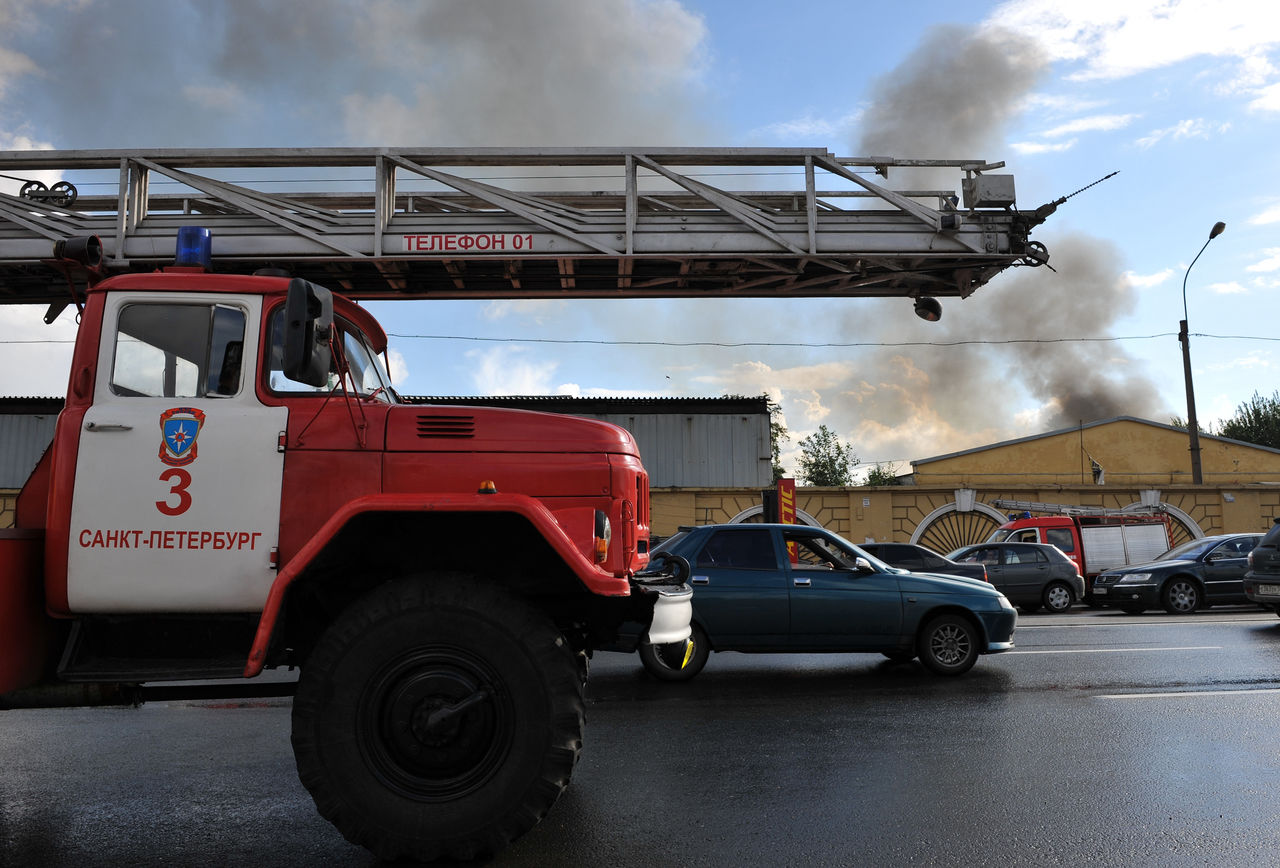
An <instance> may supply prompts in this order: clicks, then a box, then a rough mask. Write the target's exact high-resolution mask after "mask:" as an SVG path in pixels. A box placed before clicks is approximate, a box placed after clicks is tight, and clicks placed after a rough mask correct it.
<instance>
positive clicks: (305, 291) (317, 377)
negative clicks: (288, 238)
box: [281, 277, 333, 387]
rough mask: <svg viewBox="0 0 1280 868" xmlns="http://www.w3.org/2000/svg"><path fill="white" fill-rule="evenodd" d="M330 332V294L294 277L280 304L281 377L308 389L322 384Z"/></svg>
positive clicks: (324, 377)
mask: <svg viewBox="0 0 1280 868" xmlns="http://www.w3.org/2000/svg"><path fill="white" fill-rule="evenodd" d="M332 333H333V293H331V292H329V290H327V289H325V288H324V287H323V286H316V285H315V284H314V283H310V282H308V281H306V280H302V279H301V278H297V277H295V278H294V279H293V280H291V281H290V282H289V294H288V296H286V298H285V303H284V358H283V359H282V360H281V370H283V372H284V375H285V376H286V377H288V378H289V379H290V380H294V381H296V382H299V383H306V384H307V385H308V386H317V387H318V386H324V385H326V384H327V383H328V382H329V361H330V358H331V354H330V350H329V336H330V335H331V334H332Z"/></svg>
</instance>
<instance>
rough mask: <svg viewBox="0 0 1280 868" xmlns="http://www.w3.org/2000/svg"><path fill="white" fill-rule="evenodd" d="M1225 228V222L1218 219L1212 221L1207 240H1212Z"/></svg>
mask: <svg viewBox="0 0 1280 868" xmlns="http://www.w3.org/2000/svg"><path fill="white" fill-rule="evenodd" d="M1226 229H1227V224H1226V223H1223V222H1222V221H1221V220H1219V221H1218V222H1217V223H1214V224H1213V228H1212V229H1210V230H1209V240H1210V241H1212V240H1213V239H1215V238H1217V237H1218V236H1219V235H1221V234H1222V233H1223V232H1225V231H1226Z"/></svg>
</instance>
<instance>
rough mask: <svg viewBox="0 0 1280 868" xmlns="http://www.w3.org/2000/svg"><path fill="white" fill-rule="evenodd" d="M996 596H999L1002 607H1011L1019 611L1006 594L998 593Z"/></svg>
mask: <svg viewBox="0 0 1280 868" xmlns="http://www.w3.org/2000/svg"><path fill="white" fill-rule="evenodd" d="M996 596H997V597H998V598H999V599H998V602H999V603H1000V608H1001V609H1011V610H1013V611H1015V612H1016V611H1018V610H1017V609H1014V608H1013V603H1010V602H1009V598H1008V597H1006V596H1005V595H1004V594H997V595H996Z"/></svg>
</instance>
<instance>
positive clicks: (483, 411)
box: [386, 404, 640, 457]
mask: <svg viewBox="0 0 1280 868" xmlns="http://www.w3.org/2000/svg"><path fill="white" fill-rule="evenodd" d="M386 436H387V451H388V452H458V451H466V452H525V453H527V452H548V453H568V452H604V453H615V454H625V455H634V456H637V457H639V455H640V450H639V448H638V447H637V446H636V441H635V438H634V437H632V436H631V434H630V433H629V432H628V431H626V430H625V429H623V428H620V427H618V426H617V425H614V424H611V423H609V422H601V421H599V420H596V419H585V418H583V417H581V416H565V415H560V414H557V413H540V412H537V411H534V410H512V409H505V408H494V407H467V406H454V405H440V404H398V405H396V406H393V407H391V408H390V410H389V411H388V413H387V435H386Z"/></svg>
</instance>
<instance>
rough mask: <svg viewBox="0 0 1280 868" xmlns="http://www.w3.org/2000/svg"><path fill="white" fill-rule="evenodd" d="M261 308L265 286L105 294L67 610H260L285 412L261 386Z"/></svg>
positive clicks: (275, 527)
mask: <svg viewBox="0 0 1280 868" xmlns="http://www.w3.org/2000/svg"><path fill="white" fill-rule="evenodd" d="M260 312H261V299H259V298H257V297H238V296H222V297H218V298H210V297H209V296H200V295H194V294H176V293H175V294H172V295H169V294H166V295H165V296H164V298H163V300H162V301H158V300H157V299H156V295H155V294H154V293H150V294H133V295H130V294H113V295H111V296H109V297H108V299H107V305H106V312H105V315H104V320H103V338H102V342H101V347H100V352H99V359H98V375H97V381H96V383H95V384H94V404H93V406H92V407H90V408H89V410H88V411H87V412H86V414H85V417H84V422H83V430H82V431H81V435H80V451H79V456H78V459H77V463H76V479H75V489H74V492H73V495H72V507H71V538H70V551H69V553H68V560H67V597H68V603H69V605H70V608H71V610H72V611H76V612H141V611H158V612H166V611H167V612H198V611H235V612H251V611H256V610H259V609H261V608H262V605H263V602H264V601H265V599H266V595H267V591H268V589H269V588H270V586H271V582H272V580H273V578H274V576H275V573H274V571H273V568H272V563H271V558H272V552H273V549H274V548H275V547H276V544H277V541H278V537H279V525H280V485H281V478H282V474H283V469H284V456H283V454H282V453H281V452H280V449H279V442H280V439H279V438H280V432H282V431H284V430H285V427H286V421H287V410H286V409H285V408H283V407H268V406H264V405H263V404H261V403H260V402H259V401H258V400H257V397H256V395H255V390H254V365H255V361H256V359H257V358H258V353H257V351H256V347H257V346H258V339H259V335H258V331H259V322H260V319H261V315H260Z"/></svg>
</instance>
